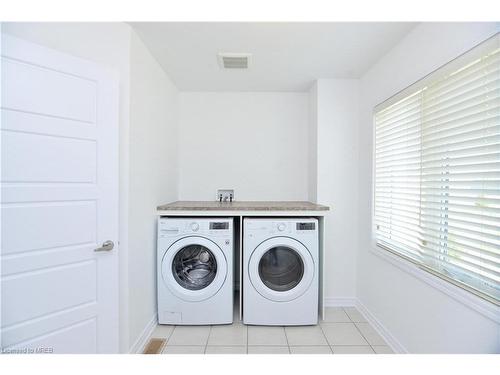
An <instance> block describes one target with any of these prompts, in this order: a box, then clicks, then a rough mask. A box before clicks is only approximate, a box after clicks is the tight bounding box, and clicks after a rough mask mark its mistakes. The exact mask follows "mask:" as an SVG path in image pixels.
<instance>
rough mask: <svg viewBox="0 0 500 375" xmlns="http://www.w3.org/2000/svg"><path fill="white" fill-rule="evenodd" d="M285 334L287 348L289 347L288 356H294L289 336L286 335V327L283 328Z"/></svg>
mask: <svg viewBox="0 0 500 375" xmlns="http://www.w3.org/2000/svg"><path fill="white" fill-rule="evenodd" d="M283 332H285V340H286V346H287V347H288V354H292V350H291V349H290V343H289V342H288V335H287V334H286V327H283Z"/></svg>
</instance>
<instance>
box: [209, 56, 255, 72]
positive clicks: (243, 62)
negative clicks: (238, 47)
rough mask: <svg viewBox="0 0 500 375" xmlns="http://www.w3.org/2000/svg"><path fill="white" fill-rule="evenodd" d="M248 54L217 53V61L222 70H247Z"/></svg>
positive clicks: (248, 64)
mask: <svg viewBox="0 0 500 375" xmlns="http://www.w3.org/2000/svg"><path fill="white" fill-rule="evenodd" d="M251 56H252V54H250V53H219V54H218V55H217V60H218V61H219V65H220V67H221V68H222V69H248V67H249V66H250V57H251Z"/></svg>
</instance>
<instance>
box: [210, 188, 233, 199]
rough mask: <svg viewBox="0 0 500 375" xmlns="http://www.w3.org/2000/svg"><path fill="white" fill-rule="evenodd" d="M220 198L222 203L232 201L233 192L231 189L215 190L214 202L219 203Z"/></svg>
mask: <svg viewBox="0 0 500 375" xmlns="http://www.w3.org/2000/svg"><path fill="white" fill-rule="evenodd" d="M221 197H222V202H230V201H234V190H233V189H217V194H216V196H215V200H216V201H220V200H221Z"/></svg>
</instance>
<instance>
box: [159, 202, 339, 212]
mask: <svg viewBox="0 0 500 375" xmlns="http://www.w3.org/2000/svg"><path fill="white" fill-rule="evenodd" d="M329 209H330V208H329V207H328V206H324V205H321V204H316V203H312V202H305V201H233V202H219V201H175V202H171V203H167V204H164V205H161V206H158V207H157V210H158V211H328V210H329Z"/></svg>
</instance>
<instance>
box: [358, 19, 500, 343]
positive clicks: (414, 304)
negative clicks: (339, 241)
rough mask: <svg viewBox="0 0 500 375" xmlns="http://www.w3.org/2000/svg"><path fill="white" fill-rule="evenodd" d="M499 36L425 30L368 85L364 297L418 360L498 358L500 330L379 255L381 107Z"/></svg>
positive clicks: (463, 28)
mask: <svg viewBox="0 0 500 375" xmlns="http://www.w3.org/2000/svg"><path fill="white" fill-rule="evenodd" d="M498 30H499V24H493V23H468V24H466V23H430V24H421V25H419V26H417V27H416V28H415V29H414V30H413V31H412V32H411V33H410V34H409V35H408V36H407V37H406V38H404V39H403V40H402V41H401V42H400V43H399V44H398V45H397V46H396V47H394V49H392V50H391V51H390V52H389V53H388V54H387V55H386V56H385V57H383V58H382V59H381V60H380V61H379V62H378V63H377V64H376V65H375V66H374V67H372V68H371V69H370V71H369V72H367V73H366V74H365V75H364V76H363V78H362V80H361V92H362V102H361V108H360V109H361V111H360V116H361V118H360V131H359V158H360V164H359V238H360V246H359V253H358V269H357V275H358V277H357V284H358V287H357V295H358V298H359V299H360V301H361V302H362V303H363V304H364V305H365V306H366V307H367V308H368V309H369V310H370V311H371V312H372V313H373V315H374V316H375V317H376V318H377V319H378V320H379V322H380V323H382V325H383V326H385V327H386V328H387V329H388V330H389V331H390V332H391V333H392V335H393V336H394V338H395V339H396V340H397V341H399V343H400V344H401V345H402V346H403V347H404V348H405V349H406V350H408V351H409V352H411V353H424V352H427V353H452V352H453V353H493V352H496V353H498V352H500V327H499V325H498V324H497V323H495V322H494V321H493V320H490V319H489V318H487V317H485V316H483V315H481V314H480V313H478V312H476V311H475V310H472V309H471V308H469V307H467V306H465V305H464V304H462V303H460V302H458V301H457V300H456V299H453V298H451V297H450V296H448V295H447V294H445V293H443V292H441V291H439V290H437V289H436V288H434V287H432V286H430V285H428V284H427V283H424V282H423V281H422V280H421V279H419V278H416V277H414V276H412V275H410V274H409V273H407V272H406V271H404V270H402V269H400V268H398V267H396V266H394V265H393V264H392V263H389V262H388V261H387V260H386V259H383V258H381V257H380V256H377V255H375V254H374V252H372V251H371V246H372V244H371V230H372V226H371V215H372V196H373V193H372V144H373V142H372V137H373V131H372V130H373V123H372V111H373V107H374V106H375V105H376V104H378V103H380V102H382V101H384V100H385V99H386V98H388V97H390V96H391V95H393V94H395V93H396V92H398V91H399V90H401V89H403V88H405V87H407V86H409V85H410V84H411V83H413V82H414V81H416V80H418V79H420V78H422V77H423V76H425V75H426V74H428V73H430V72H431V71H432V70H434V69H436V68H438V67H439V66H440V65H442V64H444V63H446V62H448V61H449V60H451V59H453V58H454V57H456V56H457V55H459V54H461V53H463V52H465V51H466V50H468V49H470V48H471V47H473V46H474V45H476V44H477V43H479V42H481V41H482V40H484V39H486V38H488V37H489V36H491V35H492V34H494V33H495V32H496V31H498Z"/></svg>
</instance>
